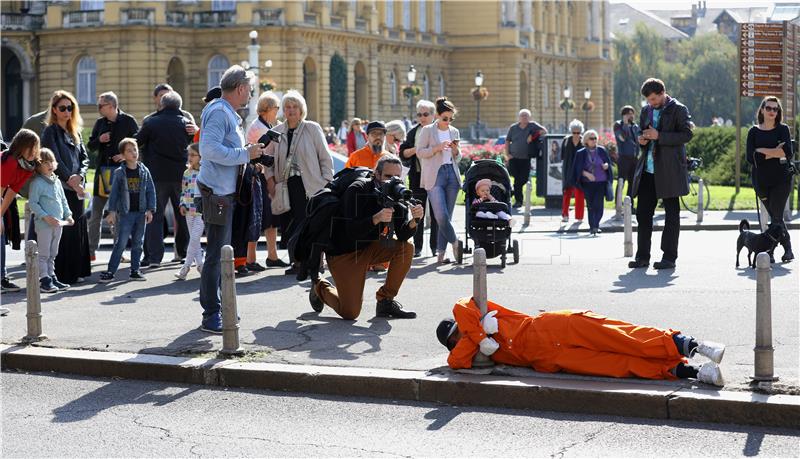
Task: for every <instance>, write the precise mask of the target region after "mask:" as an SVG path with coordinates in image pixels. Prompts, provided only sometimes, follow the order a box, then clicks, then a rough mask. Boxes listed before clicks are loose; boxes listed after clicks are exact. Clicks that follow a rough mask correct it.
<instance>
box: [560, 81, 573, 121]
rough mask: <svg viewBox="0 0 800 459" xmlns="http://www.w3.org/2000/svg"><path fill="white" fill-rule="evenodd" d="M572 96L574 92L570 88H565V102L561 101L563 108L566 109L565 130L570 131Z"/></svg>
mask: <svg viewBox="0 0 800 459" xmlns="http://www.w3.org/2000/svg"><path fill="white" fill-rule="evenodd" d="M571 95H572V90H571V89H570V87H569V86H565V87H564V100H562V101H561V108H563V109H564V129H565V130H566V129H569V109H570V107H571V106H572V100H571V99H570V98H569V97H570V96H571Z"/></svg>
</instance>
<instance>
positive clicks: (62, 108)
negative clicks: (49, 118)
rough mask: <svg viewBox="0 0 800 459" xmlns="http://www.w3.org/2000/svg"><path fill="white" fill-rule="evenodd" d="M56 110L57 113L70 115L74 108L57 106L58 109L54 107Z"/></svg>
mask: <svg viewBox="0 0 800 459" xmlns="http://www.w3.org/2000/svg"><path fill="white" fill-rule="evenodd" d="M56 108H57V109H58V111H60V112H61V113H64V112H70V113H72V110H74V109H75V107H73V106H72V105H59V106H58V107H56Z"/></svg>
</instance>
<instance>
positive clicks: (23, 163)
mask: <svg viewBox="0 0 800 459" xmlns="http://www.w3.org/2000/svg"><path fill="white" fill-rule="evenodd" d="M17 163H18V164H19V167H21V168H22V169H24V170H26V171H28V172H30V171H32V170H34V169H36V162H35V161H28V160H26V159H25V158H23V157H22V156H20V157H19V158H17Z"/></svg>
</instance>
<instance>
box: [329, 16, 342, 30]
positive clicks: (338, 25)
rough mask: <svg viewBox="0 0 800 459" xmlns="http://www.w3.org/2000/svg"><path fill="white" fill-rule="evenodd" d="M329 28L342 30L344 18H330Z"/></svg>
mask: <svg viewBox="0 0 800 459" xmlns="http://www.w3.org/2000/svg"><path fill="white" fill-rule="evenodd" d="M331 27H333V28H335V29H343V28H344V18H343V17H341V16H331Z"/></svg>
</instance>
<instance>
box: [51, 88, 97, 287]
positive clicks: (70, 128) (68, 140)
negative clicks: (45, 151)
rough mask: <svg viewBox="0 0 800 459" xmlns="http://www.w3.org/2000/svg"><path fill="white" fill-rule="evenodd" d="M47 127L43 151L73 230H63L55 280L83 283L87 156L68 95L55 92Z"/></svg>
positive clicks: (86, 249) (86, 246)
mask: <svg viewBox="0 0 800 459" xmlns="http://www.w3.org/2000/svg"><path fill="white" fill-rule="evenodd" d="M46 124H47V127H46V128H45V129H44V131H43V132H42V147H46V148H49V149H51V150H53V153H54V154H55V156H56V160H57V161H58V168H57V169H56V171H55V173H56V176H58V179H59V180H60V181H61V185H62V186H63V187H64V194H65V195H66V197H67V202H68V203H69V208H70V210H71V211H72V218H73V219H75V224H74V225H73V226H65V227H64V229H63V233H62V235H61V242H60V243H59V245H58V256H57V257H56V261H55V265H56V266H55V271H56V277H57V278H58V279H59V281H61V282H64V283H67V284H72V283H76V282H82V281H83V278H85V277H88V276H90V275H91V274H92V266H91V262H90V261H89V232H88V226H87V223H88V222H87V219H86V215H84V197H85V196H86V190H84V188H83V187H84V185H85V184H86V170H87V168H88V167H89V156H88V155H87V154H86V148H85V147H84V146H83V139H82V138H81V132H80V130H81V125H82V124H83V120H82V119H81V115H80V110H79V109H78V102H77V100H76V99H75V96H73V95H72V94H71V93H69V92H68V91H63V90H58V91H56V92H54V93H53V97H52V98H51V99H50V112H49V113H48V116H47V121H46Z"/></svg>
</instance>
